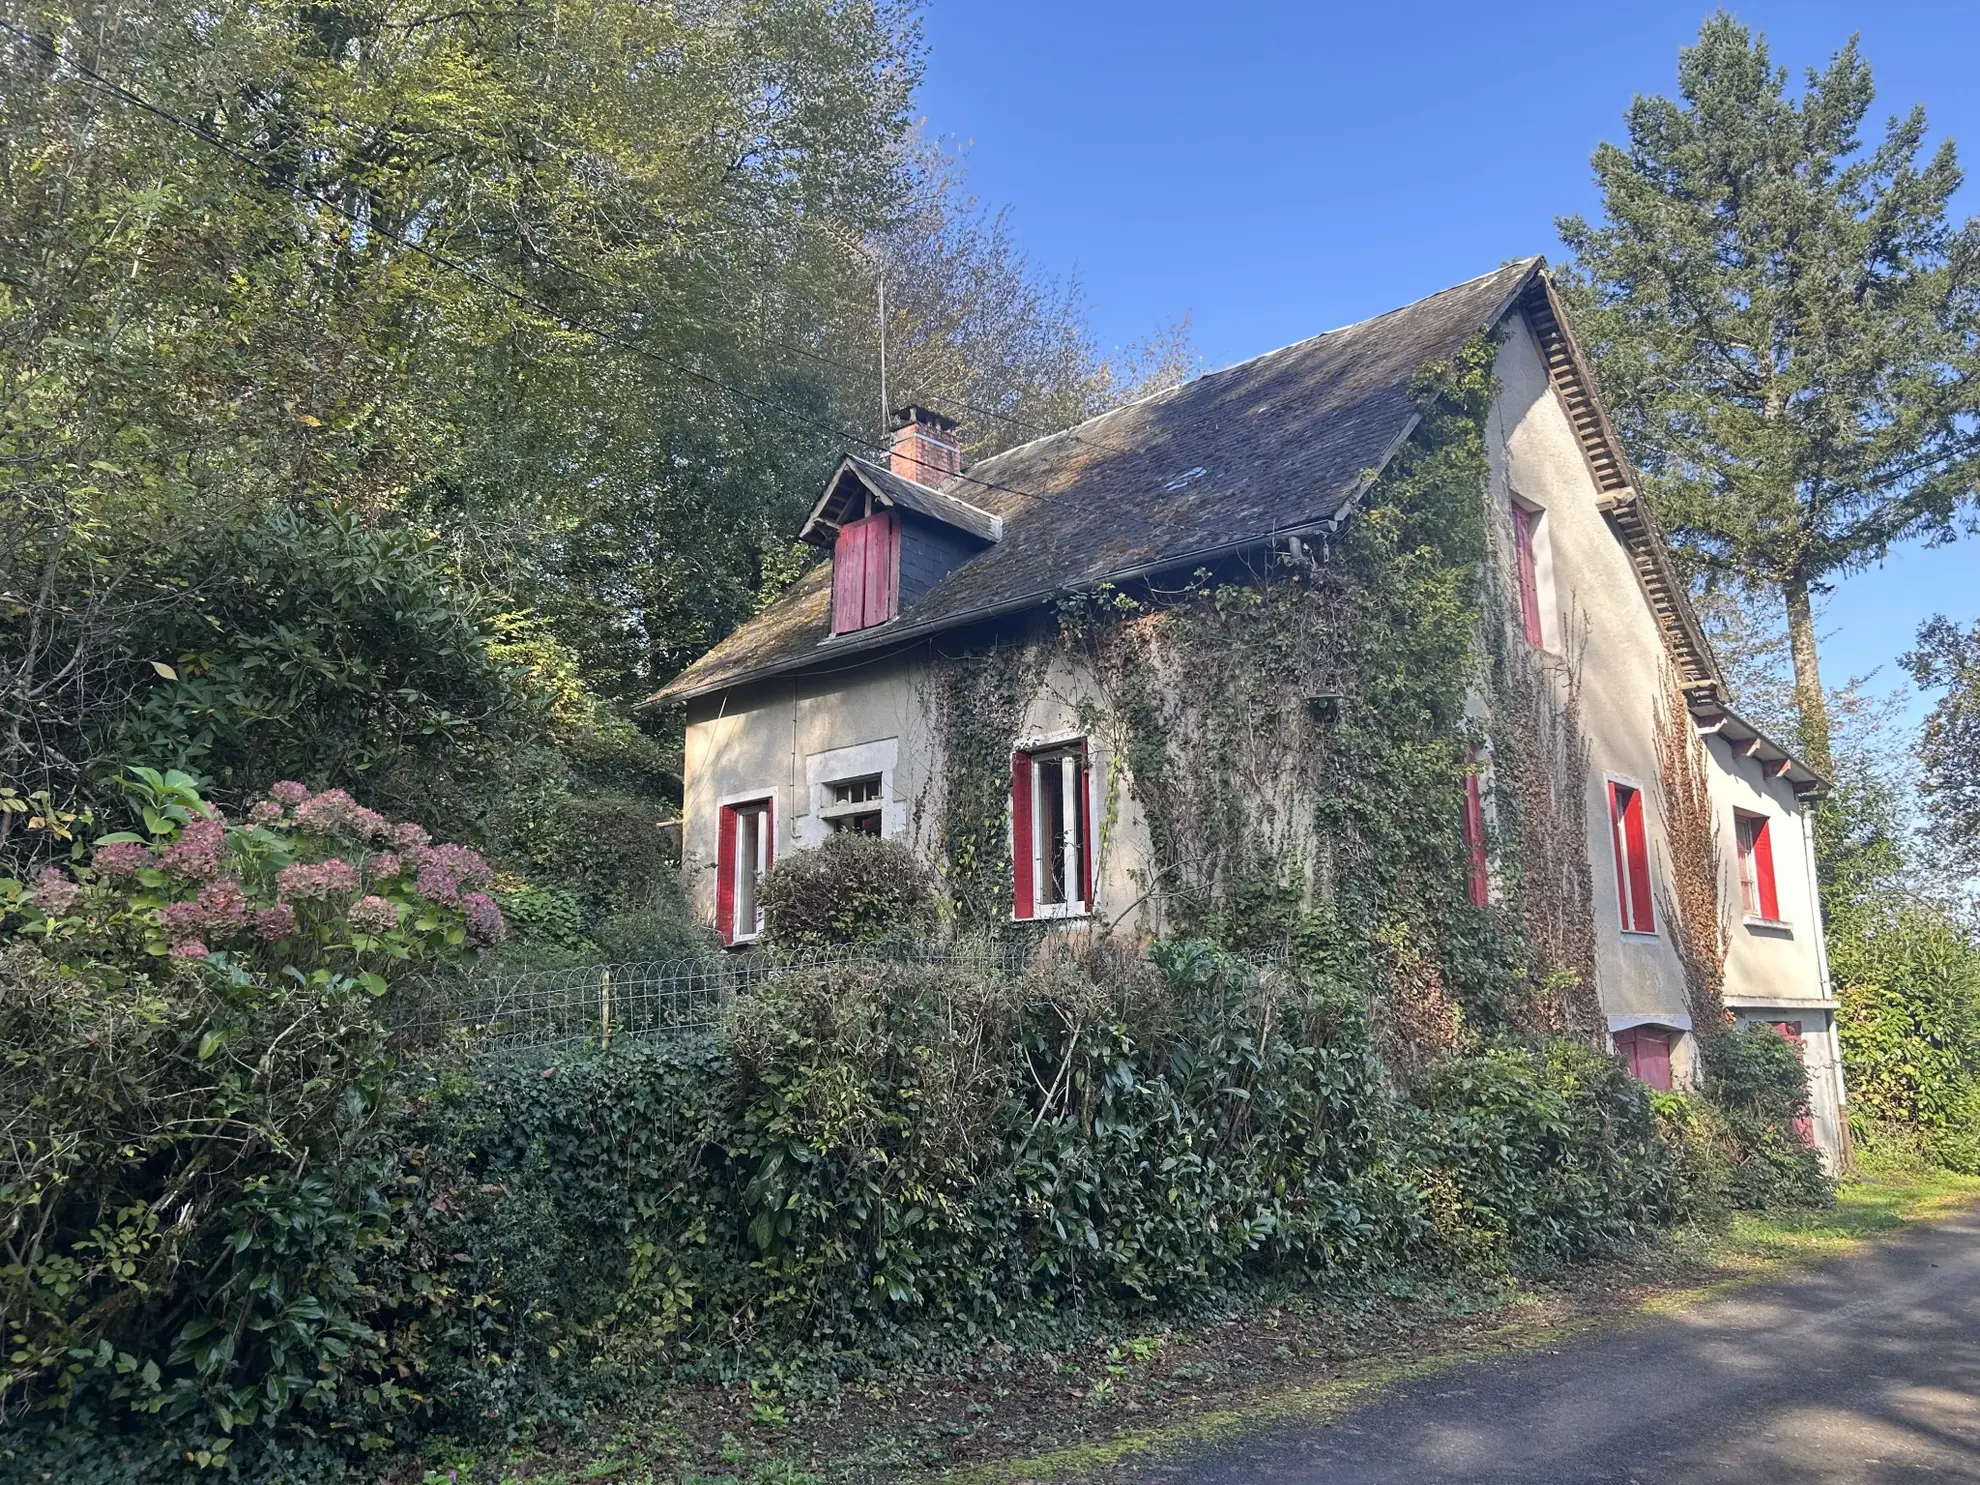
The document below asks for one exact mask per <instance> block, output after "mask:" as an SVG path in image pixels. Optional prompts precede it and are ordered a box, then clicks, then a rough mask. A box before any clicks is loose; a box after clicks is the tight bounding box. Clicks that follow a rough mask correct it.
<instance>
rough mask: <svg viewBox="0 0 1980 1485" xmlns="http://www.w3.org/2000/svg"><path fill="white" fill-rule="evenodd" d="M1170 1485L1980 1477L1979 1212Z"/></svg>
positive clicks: (1415, 1391)
mask: <svg viewBox="0 0 1980 1485" xmlns="http://www.w3.org/2000/svg"><path fill="white" fill-rule="evenodd" d="M1137 1478H1140V1479H1145V1480H1147V1481H1150V1482H1156V1481H1160V1482H1165V1485H1263V1482H1285V1485H1292V1482H1298V1485H1350V1482H1351V1485H1431V1482H1445V1481H1465V1482H1474V1481H1476V1482H1487V1481H1489V1482H1512V1481H1519V1482H1528V1481H1536V1482H1546V1485H1572V1482H1582V1481H1588V1482H1593V1481H1602V1482H1605V1485H1606V1482H1614V1485H1625V1482H1632V1481H1634V1482H1641V1485H1652V1482H1666V1481H1668V1482H1684V1485H1690V1482H1694V1481H1696V1482H1706V1485H1714V1482H1721V1481H1723V1482H1728V1485H1731V1482H1738V1485H1800V1482H1816V1481H1819V1482H1822V1485H1831V1482H1838V1485H1839V1482H1851V1485H1856V1482H1882V1481H1926V1480H1929V1481H1952V1480H1973V1481H1980V1213H1972V1214H1969V1215H1966V1216H1964V1217H1961V1218H1956V1219H1953V1220H1950V1221H1946V1222H1942V1223H1939V1224H1936V1225H1934V1226H1931V1227H1922V1228H1919V1229H1916V1230H1913V1231H1911V1232H1907V1233H1904V1234H1902V1235H1900V1236H1899V1237H1897V1238H1894V1239H1892V1240H1891V1241H1889V1242H1887V1243H1884V1244H1882V1245H1880V1246H1878V1247H1877V1248H1875V1249H1873V1250H1871V1251H1870V1252H1868V1253H1866V1254H1864V1255H1862V1256H1859V1257H1853V1258H1847V1259H1842V1260H1838V1261H1835V1262H1832V1263H1828V1264H1825V1265H1823V1266H1821V1267H1819V1268H1816V1269H1811V1270H1807V1271H1805V1272H1803V1273H1802V1274H1800V1275H1799V1276H1797V1277H1795V1278H1793V1279H1790V1280H1786V1281H1782V1282H1779V1283H1771V1284H1768V1285H1766V1286H1764V1287H1760V1288H1754V1289H1749V1290H1745V1291H1742V1292H1740V1293H1739V1294H1737V1295H1734V1296H1731V1297H1729V1298H1725V1299H1719V1300H1713V1301H1710V1302H1708V1303H1706V1304H1704V1305H1701V1306H1700V1307H1698V1308H1697V1309H1695V1310H1693V1311H1690V1312H1688V1313H1686V1314H1683V1315H1680V1316H1672V1317H1667V1318H1658V1319H1653V1320H1649V1321H1645V1322H1643V1323H1640V1324H1638V1325H1635V1326H1633V1327H1631V1328H1629V1329H1626V1330H1624V1331H1622V1332H1619V1333H1615V1334H1610V1335H1606V1336H1599V1337H1591V1338H1589V1339H1586V1340H1582V1341H1572V1342H1564V1343H1562V1345H1561V1346H1560V1347H1559V1348H1558V1349H1553V1350H1545V1351H1540V1352H1529V1353H1526V1354H1524V1355H1521V1356H1516V1357H1507V1358H1501V1359H1498V1360H1495V1361H1486V1362H1476V1363H1471V1364H1468V1365H1465V1366H1463V1367H1460V1368H1458V1369H1456V1370H1453V1371H1448V1372H1443V1373H1441V1374H1439V1375H1437V1376H1434V1377H1428V1378H1424V1379H1422V1380H1420V1381H1417V1382H1413V1383H1410V1384H1407V1385H1405V1386H1402V1387H1399V1388H1397V1389H1396V1390H1395V1391H1393V1392H1392V1393H1389V1394H1387V1395H1385V1397H1384V1398H1383V1399H1382V1400H1381V1401H1379V1402H1377V1403H1375V1404H1373V1405H1371V1406H1369V1407H1366V1408H1364V1409H1362V1410H1361V1411H1359V1412H1356V1413H1353V1414H1351V1415H1348V1416H1346V1417H1344V1418H1342V1419H1340V1420H1338V1421H1337V1422H1335V1423H1333V1424H1332V1425H1329V1426H1321V1425H1313V1424H1308V1425H1299V1426H1291V1425H1289V1426H1286V1427H1283V1428H1276V1429H1272V1430H1269V1431H1265V1432H1260V1433H1257V1434H1253V1435H1250V1436H1249V1437H1247V1438H1245V1439H1243V1440H1241V1441H1239V1442H1237V1443H1234V1444H1229V1445H1226V1446H1224V1447H1223V1448H1221V1449H1219V1450H1218V1451H1217V1452H1216V1453H1214V1454H1211V1455H1207V1456H1205V1457H1203V1458H1200V1459H1196V1460H1189V1461H1178V1462H1174V1463H1169V1464H1165V1465H1160V1466H1154V1465H1151V1466H1149V1467H1147V1468H1146V1469H1145V1470H1144V1471H1142V1472H1141V1473H1140V1474H1139V1475H1138V1476H1137Z"/></svg>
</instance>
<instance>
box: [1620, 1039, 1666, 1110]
mask: <svg viewBox="0 0 1980 1485" xmlns="http://www.w3.org/2000/svg"><path fill="white" fill-rule="evenodd" d="M1615 1042H1616V1051H1617V1052H1618V1053H1619V1054H1620V1055H1621V1057H1622V1059H1623V1061H1625V1062H1627V1063H1628V1064H1629V1075H1630V1076H1631V1077H1632V1078H1635V1079H1636V1080H1637V1081H1638V1082H1639V1083H1647V1084H1649V1085H1650V1086H1651V1087H1652V1088H1661V1089H1663V1090H1664V1091H1665V1092H1666V1093H1668V1092H1670V1089H1671V1034H1670V1033H1669V1032H1668V1031H1665V1030H1663V1029H1662V1028H1660V1027H1655V1026H1633V1027H1631V1028H1630V1029H1629V1030H1628V1031H1618V1032H1617V1033H1616V1036H1615Z"/></svg>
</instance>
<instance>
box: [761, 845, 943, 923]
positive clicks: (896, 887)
mask: <svg viewBox="0 0 1980 1485" xmlns="http://www.w3.org/2000/svg"><path fill="white" fill-rule="evenodd" d="M933 887H934V884H933V883H932V882H931V881H930V880H929V873H928V868H927V867H926V866H924V865H923V864H922V862H921V858H920V857H919V856H917V855H916V854H915V853H914V850H913V848H912V847H910V846H909V845H908V844H907V842H905V841H900V840H883V839H881V838H880V837H878V836H871V835H862V834H861V833H859V832H858V831H855V830H841V831H838V832H836V833H834V834H832V835H828V836H827V837H826V838H825V839H824V841H823V842H821V843H820V844H818V845H816V846H812V847H810V848H808V849H806V850H802V851H792V852H791V853H790V854H789V855H787V856H784V857H781V858H780V859H779V860H778V861H777V863H776V864H775V865H774V866H772V867H771V868H770V870H769V871H768V872H767V873H765V875H764V878H763V884H762V888H761V892H762V902H763V918H764V923H765V925H766V926H767V928H768V929H769V932H770V936H771V937H772V938H773V939H774V940H776V941H777V942H778V943H781V944H849V943H857V942H860V941H862V940H872V939H886V938H901V939H912V938H922V937H926V936H927V935H928V934H929V933H931V932H932V931H933V930H934V927H935V911H934V907H935V904H934V890H933Z"/></svg>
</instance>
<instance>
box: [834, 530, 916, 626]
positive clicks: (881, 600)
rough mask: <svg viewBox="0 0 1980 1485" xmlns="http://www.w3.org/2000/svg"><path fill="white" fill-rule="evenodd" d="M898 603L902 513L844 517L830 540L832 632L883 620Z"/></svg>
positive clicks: (892, 612)
mask: <svg viewBox="0 0 1980 1485" xmlns="http://www.w3.org/2000/svg"><path fill="white" fill-rule="evenodd" d="M900 603H901V520H900V517H899V516H898V515H896V514H895V513H894V512H893V511H891V510H881V511H876V512H874V513H873V514H872V515H870V516H863V517H861V518H860V519H859V520H857V521H848V522H846V524H845V525H843V526H841V527H840V528H839V534H838V536H837V537H835V538H834V539H833V542H832V632H833V633H834V634H846V633H849V632H850V631H852V630H854V629H870V628H872V627H873V626H874V625H875V624H884V623H886V622H887V621H888V620H889V619H891V618H893V617H894V615H895V614H897V613H899V612H900Z"/></svg>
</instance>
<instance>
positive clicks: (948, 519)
mask: <svg viewBox="0 0 1980 1485" xmlns="http://www.w3.org/2000/svg"><path fill="white" fill-rule="evenodd" d="M895 416H896V423H895V428H894V441H893V447H892V451H891V454H890V457H889V460H888V464H887V466H886V467H884V468H883V467H882V466H881V465H878V464H873V463H869V462H868V461H867V460H865V459H861V458H858V457H856V456H851V455H848V456H847V457H846V458H845V459H844V460H842V461H841V462H840V464H839V467H838V469H837V470H836V471H834V472H833V475H832V477H831V478H830V479H829V480H827V481H826V482H825V493H824V494H822V495H820V496H819V497H818V503H817V504H816V505H814V506H813V507H812V508H811V515H810V516H809V517H808V518H806V520H805V523H804V529H803V530H802V531H800V532H798V538H799V539H800V540H801V541H808V542H810V543H811V544H812V545H813V546H821V547H822V546H830V547H831V549H832V630H831V633H832V637H834V638H836V637H837V636H839V635H841V634H856V633H858V632H860V631H861V630H865V629H872V628H875V627H877V626H879V625H881V624H885V623H887V622H888V621H889V620H890V619H894V618H898V617H899V616H900V615H901V614H903V613H912V611H913V609H914V605H915V604H916V603H917V602H918V601H919V600H920V598H921V597H922V595H923V594H925V593H927V592H928V591H929V589H931V588H933V587H934V586H935V585H936V584H937V583H939V582H941V581H942V579H943V578H945V577H947V576H948V575H949V574H950V573H951V572H954V571H955V570H956V569H957V568H958V567H960V566H962V565H963V564H964V563H965V562H967V561H969V560H970V558H972V557H974V556H976V555H977V554H978V553H979V552H981V551H983V550H984V549H986V548H988V547H991V546H994V545H996V543H997V542H998V541H999V540H1000V539H1001V538H1002V536H1003V534H1004V522H1003V519H1002V518H1001V517H1000V516H997V515H994V514H993V513H991V512H990V511H987V510H984V509H983V508H982V507H980V506H976V505H972V504H970V503H969V502H968V501H967V500H964V499H962V498H961V497H960V496H958V495H954V494H951V493H949V492H948V491H946V490H941V489H937V488H936V487H935V484H934V483H926V482H927V481H934V482H936V483H943V484H953V483H956V482H957V481H958V479H959V478H960V477H961V468H962V453H961V450H960V448H959V447H958V446H957V444H956V441H955V424H954V423H953V422H951V421H950V420H949V419H947V418H944V417H942V416H941V415H940V414H939V413H931V412H929V411H928V410H927V409H926V408H921V407H908V408H903V409H902V410H901V411H900V412H899V413H898V414H896V415H895Z"/></svg>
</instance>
